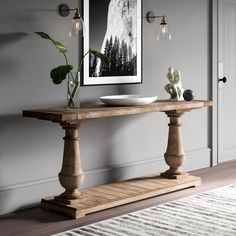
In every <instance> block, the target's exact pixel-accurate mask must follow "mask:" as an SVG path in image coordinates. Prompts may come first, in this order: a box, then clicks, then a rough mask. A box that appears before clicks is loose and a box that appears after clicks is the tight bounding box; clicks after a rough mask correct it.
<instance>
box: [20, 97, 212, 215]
mask: <svg viewBox="0 0 236 236" xmlns="http://www.w3.org/2000/svg"><path fill="white" fill-rule="evenodd" d="M210 106H212V102H211V101H197V100H195V101H190V102H186V101H181V102H173V101H169V100H163V101H158V102H155V103H152V104H149V105H144V106H130V107H109V106H104V105H97V106H90V107H84V108H80V109H78V110H76V109H75V110H68V109H65V108H64V109H63V108H61V109H60V108H56V109H36V110H25V111H23V116H25V117H32V118H38V119H41V120H49V121H52V122H56V123H59V124H60V125H61V126H62V128H63V129H64V130H65V137H64V154H63V164H62V168H61V171H60V173H59V181H60V184H61V185H62V186H63V188H64V189H65V192H64V193H62V194H61V195H60V196H55V197H49V198H46V199H42V207H43V208H45V209H49V210H55V211H59V212H63V213H65V214H67V215H69V216H71V217H73V218H80V217H83V216H85V215H86V214H89V213H92V212H96V211H100V210H103V209H107V208H111V207H114V206H118V205H122V204H126V203H130V202H134V201H138V200H141V199H145V198H149V197H153V196H157V195H160V194H163V193H168V192H172V191H176V190H179V189H184V188H188V187H196V186H198V185H200V183H201V179H200V178H199V177H196V176H190V175H189V174H188V173H185V172H183V171H182V170H181V166H182V164H183V163H184V161H185V159H186V157H185V153H184V148H183V143H182V135H181V116H182V115H183V114H184V113H185V112H187V111H190V110H192V109H200V108H203V107H210ZM146 112H165V113H166V115H167V116H168V117H169V119H170V123H169V138H168V145H167V150H166V153H165V154H164V156H165V161H166V163H167V164H168V165H169V167H170V168H169V169H168V170H167V171H166V172H164V173H162V174H161V175H153V176H146V177H141V178H136V179H131V180H127V181H122V182H119V183H111V184H107V185H102V186H98V187H95V188H90V189H86V190H83V191H79V187H80V186H81V184H82V183H83V182H84V172H83V170H82V167H81V164H80V147H79V134H78V129H79V128H80V127H81V125H82V124H84V123H85V122H86V121H89V120H92V119H97V118H104V117H113V116H123V115H132V114H140V113H146Z"/></svg>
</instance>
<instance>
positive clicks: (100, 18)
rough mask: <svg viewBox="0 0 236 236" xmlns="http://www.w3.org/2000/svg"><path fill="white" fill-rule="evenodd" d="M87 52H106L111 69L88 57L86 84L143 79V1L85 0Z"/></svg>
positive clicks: (138, 81)
mask: <svg viewBox="0 0 236 236" xmlns="http://www.w3.org/2000/svg"><path fill="white" fill-rule="evenodd" d="M84 23H85V28H86V36H85V37H84V52H87V51H88V50H89V48H92V49H95V50H97V51H100V52H101V53H104V54H105V55H106V56H107V57H108V58H109V59H110V62H111V66H110V68H108V67H106V66H105V65H103V64H102V63H101V61H100V59H97V58H95V57H94V56H93V55H90V56H89V57H86V58H85V60H84V68H83V85H102V84H126V83H141V82H142V0H85V1H84Z"/></svg>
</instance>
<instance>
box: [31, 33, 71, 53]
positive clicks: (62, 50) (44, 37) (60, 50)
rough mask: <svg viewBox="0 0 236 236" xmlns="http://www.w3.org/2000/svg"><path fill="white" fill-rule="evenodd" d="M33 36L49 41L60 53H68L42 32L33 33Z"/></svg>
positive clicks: (61, 45)
mask: <svg viewBox="0 0 236 236" xmlns="http://www.w3.org/2000/svg"><path fill="white" fill-rule="evenodd" d="M35 34H37V35H39V36H40V37H41V38H43V39H48V40H50V41H51V42H52V43H53V45H54V46H55V47H56V49H57V50H58V51H59V52H60V53H66V52H67V51H68V50H67V49H66V47H65V46H64V45H63V44H62V43H60V42H58V41H55V40H54V39H52V38H51V37H50V36H49V35H48V34H46V33H44V32H35Z"/></svg>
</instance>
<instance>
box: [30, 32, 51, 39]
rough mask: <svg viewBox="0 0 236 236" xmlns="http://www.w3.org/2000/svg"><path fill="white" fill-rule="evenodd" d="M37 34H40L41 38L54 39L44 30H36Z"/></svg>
mask: <svg viewBox="0 0 236 236" xmlns="http://www.w3.org/2000/svg"><path fill="white" fill-rule="evenodd" d="M34 33H35V34H38V35H39V36H40V37H41V38H43V39H49V40H52V39H51V37H50V36H49V35H48V34H46V33H44V32H34Z"/></svg>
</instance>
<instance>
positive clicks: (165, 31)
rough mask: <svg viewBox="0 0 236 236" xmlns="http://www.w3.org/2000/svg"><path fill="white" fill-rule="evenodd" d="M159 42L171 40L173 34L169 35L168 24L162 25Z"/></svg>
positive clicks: (158, 35)
mask: <svg viewBox="0 0 236 236" xmlns="http://www.w3.org/2000/svg"><path fill="white" fill-rule="evenodd" d="M157 40H171V34H170V33H169V29H168V25H167V24H160V27H159V31H158V34H157Z"/></svg>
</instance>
